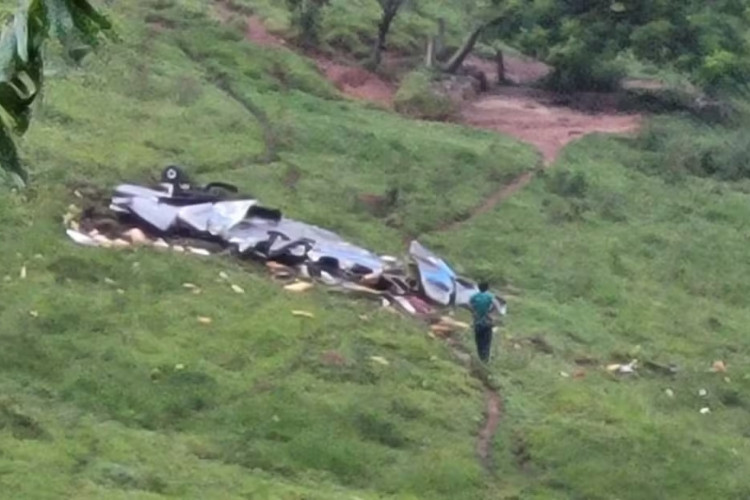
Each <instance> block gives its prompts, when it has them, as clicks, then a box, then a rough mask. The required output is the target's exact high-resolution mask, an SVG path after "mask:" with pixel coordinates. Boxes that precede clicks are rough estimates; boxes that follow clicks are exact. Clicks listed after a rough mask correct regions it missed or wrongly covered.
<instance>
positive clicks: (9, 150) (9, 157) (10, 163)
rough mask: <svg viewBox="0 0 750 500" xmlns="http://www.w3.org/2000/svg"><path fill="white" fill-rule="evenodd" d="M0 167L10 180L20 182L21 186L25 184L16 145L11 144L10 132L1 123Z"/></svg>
mask: <svg viewBox="0 0 750 500" xmlns="http://www.w3.org/2000/svg"><path fill="white" fill-rule="evenodd" d="M0 165H2V167H3V169H4V170H5V171H6V172H7V173H8V174H10V178H11V179H16V183H18V181H19V180H20V182H21V184H22V185H25V184H26V181H27V180H28V176H27V174H26V170H25V169H24V168H23V165H21V160H20V158H19V157H18V150H17V149H16V144H15V142H13V137H12V136H11V134H10V131H9V130H8V129H7V128H6V127H5V125H3V124H2V123H0Z"/></svg>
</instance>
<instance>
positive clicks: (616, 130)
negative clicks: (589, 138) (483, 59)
mask: <svg viewBox="0 0 750 500" xmlns="http://www.w3.org/2000/svg"><path fill="white" fill-rule="evenodd" d="M558 99H559V96H557V95H555V94H554V93H551V92H544V91H540V90H535V89H531V88H527V87H500V88H498V89H497V90H495V91H494V92H493V93H491V94H487V95H484V96H482V97H480V98H479V99H478V100H476V101H474V102H470V103H467V104H466V106H464V109H463V110H462V119H463V122H464V123H466V124H468V125H471V126H474V127H478V128H482V129H489V130H496V131H498V132H501V133H503V134H507V135H510V136H513V137H515V138H517V139H520V140H521V141H523V142H526V143H528V144H532V145H534V146H535V147H536V148H537V149H538V150H539V151H540V152H541V153H542V156H543V158H544V162H545V164H547V165H551V164H552V163H553V162H554V161H555V159H556V158H557V156H558V155H559V153H560V151H561V150H562V149H563V148H564V147H565V146H566V145H567V144H569V143H570V142H572V141H574V140H576V139H580V138H581V137H583V136H585V135H588V134H592V133H597V132H600V133H609V134H623V133H630V132H634V131H636V130H638V128H639V127H640V123H641V116H640V115H636V114H620V113H617V112H616V111H615V110H612V109H610V110H606V109H605V110H603V111H598V112H593V113H587V112H583V111H577V110H575V109H571V108H569V107H564V106H560V105H556V104H555V100H558ZM602 107H604V105H603V106H602Z"/></svg>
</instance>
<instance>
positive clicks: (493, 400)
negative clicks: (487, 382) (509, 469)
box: [477, 387, 503, 470]
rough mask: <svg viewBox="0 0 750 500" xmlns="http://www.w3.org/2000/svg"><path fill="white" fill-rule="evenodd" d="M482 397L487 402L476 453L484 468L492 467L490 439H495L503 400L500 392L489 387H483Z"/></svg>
mask: <svg viewBox="0 0 750 500" xmlns="http://www.w3.org/2000/svg"><path fill="white" fill-rule="evenodd" d="M484 399H485V401H486V404H487V408H486V410H485V421H484V425H482V429H481V430H480V431H479V436H478V437H477V455H478V456H479V459H480V460H481V461H482V465H484V467H485V469H487V470H491V469H492V441H493V440H494V439H495V433H496V432H497V428H498V426H499V425H500V418H501V417H502V415H503V400H502V398H501V397H500V393H498V392H497V391H496V390H494V389H491V388H489V387H485V390H484Z"/></svg>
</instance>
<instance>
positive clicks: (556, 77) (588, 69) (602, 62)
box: [544, 40, 625, 92]
mask: <svg viewBox="0 0 750 500" xmlns="http://www.w3.org/2000/svg"><path fill="white" fill-rule="evenodd" d="M549 62H550V64H551V65H552V67H553V68H555V69H554V71H552V73H550V74H549V76H547V78H546V79H545V81H544V85H545V86H546V87H549V88H551V89H552V90H557V91H561V92H573V91H597V92H605V91H612V90H616V89H618V88H619V86H620V81H621V80H622V78H623V77H624V76H625V71H624V68H623V67H622V65H621V64H620V63H619V62H617V61H616V60H614V59H608V58H606V57H605V55H603V54H592V53H591V50H590V49H589V48H588V47H587V46H586V44H584V43H583V42H582V41H580V40H571V41H570V42H569V43H567V44H566V45H564V46H562V47H559V48H557V49H556V50H554V51H553V52H552V53H551V54H550V58H549Z"/></svg>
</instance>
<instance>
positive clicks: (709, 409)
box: [701, 406, 711, 415]
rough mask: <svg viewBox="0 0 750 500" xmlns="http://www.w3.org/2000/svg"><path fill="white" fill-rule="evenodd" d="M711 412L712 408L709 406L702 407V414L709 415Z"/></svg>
mask: <svg viewBox="0 0 750 500" xmlns="http://www.w3.org/2000/svg"><path fill="white" fill-rule="evenodd" d="M709 413H711V408H709V407H707V406H706V407H704V408H701V415H708V414H709Z"/></svg>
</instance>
